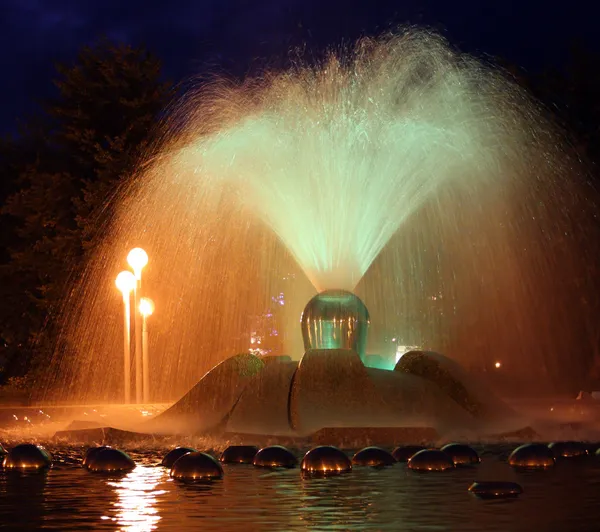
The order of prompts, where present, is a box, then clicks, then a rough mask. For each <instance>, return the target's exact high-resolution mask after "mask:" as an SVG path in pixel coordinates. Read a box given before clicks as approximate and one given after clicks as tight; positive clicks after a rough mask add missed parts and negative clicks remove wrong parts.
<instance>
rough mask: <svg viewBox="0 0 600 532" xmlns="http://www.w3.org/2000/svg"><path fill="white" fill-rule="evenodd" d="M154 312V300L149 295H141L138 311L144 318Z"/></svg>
mask: <svg viewBox="0 0 600 532" xmlns="http://www.w3.org/2000/svg"><path fill="white" fill-rule="evenodd" d="M153 312H154V301H152V300H151V299H150V298H149V297H143V298H142V299H140V313H141V314H142V316H144V318H147V317H148V316H152V313H153Z"/></svg>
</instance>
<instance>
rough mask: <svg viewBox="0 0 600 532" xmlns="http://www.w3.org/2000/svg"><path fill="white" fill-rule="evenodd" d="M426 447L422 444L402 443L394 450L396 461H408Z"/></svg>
mask: <svg viewBox="0 0 600 532" xmlns="http://www.w3.org/2000/svg"><path fill="white" fill-rule="evenodd" d="M423 449H425V447H423V446H422V445H400V446H399V447H396V448H395V449H394V450H393V451H392V456H393V457H394V459H395V460H396V462H408V461H409V460H410V459H411V458H412V457H413V456H414V455H415V454H417V453H418V452H419V451H422V450H423Z"/></svg>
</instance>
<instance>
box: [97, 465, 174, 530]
mask: <svg viewBox="0 0 600 532" xmlns="http://www.w3.org/2000/svg"><path fill="white" fill-rule="evenodd" d="M166 478H168V475H167V471H166V470H165V469H163V468H158V467H147V466H138V467H136V468H135V469H134V470H133V471H131V472H130V473H128V474H127V475H126V476H125V477H123V478H122V479H121V480H119V481H117V482H110V481H109V482H108V485H109V486H111V487H113V488H114V489H115V492H116V494H117V501H116V502H115V503H114V508H115V509H116V516H115V517H111V516H110V515H103V516H102V517H101V519H103V520H109V519H110V520H112V521H116V522H117V523H118V524H119V525H121V527H120V528H119V530H124V531H125V530H126V531H131V532H134V531H135V532H142V531H145V530H154V529H156V525H157V523H158V522H159V521H160V515H159V514H158V509H157V507H156V506H157V497H159V496H161V495H164V494H165V493H167V492H166V491H165V490H161V489H156V487H157V486H158V484H159V482H161V481H164V480H165V479H166Z"/></svg>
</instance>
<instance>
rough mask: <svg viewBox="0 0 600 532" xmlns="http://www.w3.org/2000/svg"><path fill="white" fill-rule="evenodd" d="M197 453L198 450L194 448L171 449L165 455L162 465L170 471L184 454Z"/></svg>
mask: <svg viewBox="0 0 600 532" xmlns="http://www.w3.org/2000/svg"><path fill="white" fill-rule="evenodd" d="M196 451H197V449H193V448H192V447H175V449H171V450H170V451H169V452H168V453H167V454H165V456H164V458H163V459H162V462H161V465H162V466H164V467H168V468H169V469H170V468H172V467H173V464H174V463H175V462H176V461H177V460H179V459H180V458H181V457H182V456H183V455H184V454H188V453H195V452H196Z"/></svg>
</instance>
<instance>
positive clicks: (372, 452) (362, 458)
mask: <svg viewBox="0 0 600 532" xmlns="http://www.w3.org/2000/svg"><path fill="white" fill-rule="evenodd" d="M395 463H396V459H395V458H394V457H393V456H392V455H391V454H390V453H388V452H387V451H386V450H385V449H381V448H380V447H365V448H364V449H362V450H360V451H358V452H357V453H356V454H355V455H354V456H353V457H352V465H353V466H368V467H384V466H390V465H394V464H395Z"/></svg>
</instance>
